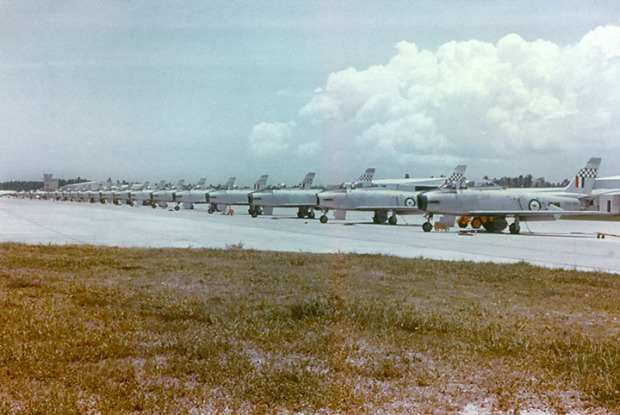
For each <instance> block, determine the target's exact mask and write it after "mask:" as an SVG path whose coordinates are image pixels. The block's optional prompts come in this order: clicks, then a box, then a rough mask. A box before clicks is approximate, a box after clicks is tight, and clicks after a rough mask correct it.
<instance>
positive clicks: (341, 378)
mask: <svg viewBox="0 0 620 415" xmlns="http://www.w3.org/2000/svg"><path fill="white" fill-rule="evenodd" d="M619 299H620V278H619V276H618V275H611V274H603V273H584V272H576V271H560V270H550V269H545V268H538V267H534V266H530V265H527V264H522V263H521V264H516V265H495V264H474V263H467V262H441V261H431V260H420V259H401V258H395V257H389V256H380V255H353V254H331V255H319V254H304V253H273V252H259V251H248V250H244V249H242V247H241V246H240V245H239V246H231V247H229V248H228V249H224V250H206V249H120V248H100V247H90V246H68V247H56V246H26V245H19V244H0V413H46V414H47V413H76V412H79V413H104V414H108V413H140V412H144V413H173V414H174V413H179V414H181V413H183V414H184V413H298V412H302V413H316V412H320V413H352V414H353V413H355V414H357V413H460V412H466V413H476V412H482V413H519V412H523V411H527V410H529V411H533V410H541V411H544V412H546V413H550V414H556V413H560V414H561V413H568V412H570V411H577V413H597V414H608V413H609V414H613V413H618V412H619V411H620V300H619Z"/></svg>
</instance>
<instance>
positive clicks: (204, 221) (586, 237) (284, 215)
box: [0, 198, 620, 273]
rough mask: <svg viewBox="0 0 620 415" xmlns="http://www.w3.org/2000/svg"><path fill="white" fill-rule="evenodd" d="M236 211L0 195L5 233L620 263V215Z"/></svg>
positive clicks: (107, 242) (598, 266) (4, 238)
mask: <svg viewBox="0 0 620 415" xmlns="http://www.w3.org/2000/svg"><path fill="white" fill-rule="evenodd" d="M236 211H237V212H238V213H237V214H235V215H233V216H227V215H222V214H219V213H215V214H213V215H210V214H208V213H207V212H206V206H203V207H198V208H197V209H195V210H183V209H182V210H180V211H172V210H169V209H161V208H158V209H152V208H150V207H130V206H114V205H109V204H108V205H101V204H88V203H76V202H59V201H50V200H22V199H8V198H0V242H22V243H27V244H45V245H47V244H91V245H104V246H122V247H177V248H203V247H207V248H226V247H227V246H231V245H236V244H239V245H242V246H243V248H244V249H259V250H272V251H293V252H295V251H297V252H318V253H326V252H356V253H373V254H384V255H395V256H399V257H423V258H430V259H442V260H456V261H460V260H466V261H489V262H499V263H513V262H518V261H525V262H528V263H531V264H535V265H542V266H546V267H552V268H564V269H578V270H597V271H604V272H611V273H620V238H615V237H607V238H605V239H598V238H597V237H596V234H597V232H605V233H610V234H616V235H620V223H619V222H597V221H573V220H560V221H556V222H531V223H522V233H521V234H520V235H510V234H508V232H507V231H505V232H504V233H501V234H487V233H485V232H483V231H482V232H477V233H467V234H466V235H461V234H459V232H458V230H457V228H453V229H452V230H451V231H450V232H435V231H432V232H430V233H425V232H423V231H422V228H421V224H422V223H423V222H424V219H423V218H422V216H406V217H402V216H399V217H398V221H399V224H398V225H396V226H390V225H373V224H372V223H371V221H370V217H371V215H372V214H371V213H368V212H349V213H348V214H347V220H346V221H337V220H334V219H332V218H330V221H329V222H328V223H327V224H321V223H319V221H318V220H316V219H315V220H308V219H297V217H296V216H295V214H296V210H294V209H276V210H275V212H274V213H275V215H274V216H260V217H258V218H252V217H251V216H249V215H248V214H247V209H246V208H244V207H239V208H238V209H236Z"/></svg>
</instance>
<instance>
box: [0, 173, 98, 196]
mask: <svg viewBox="0 0 620 415" xmlns="http://www.w3.org/2000/svg"><path fill="white" fill-rule="evenodd" d="M88 181H90V180H88V179H82V178H81V177H80V176H78V177H77V179H68V180H65V179H58V186H60V187H62V186H66V185H68V184H76V183H85V182H88ZM0 189H2V190H13V191H16V192H22V191H24V192H30V191H35V190H41V189H43V181H42V180H41V181H37V180H11V181H8V182H0Z"/></svg>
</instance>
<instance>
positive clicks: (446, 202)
mask: <svg viewBox="0 0 620 415" xmlns="http://www.w3.org/2000/svg"><path fill="white" fill-rule="evenodd" d="M600 163H601V159H600V158H598V157H593V158H591V159H590V160H588V162H587V163H586V165H585V166H584V167H583V168H582V169H581V170H579V172H578V173H577V175H576V176H575V178H574V179H573V180H572V181H571V182H570V184H569V185H568V186H567V187H566V188H564V189H557V188H556V189H529V188H528V189H500V190H496V189H493V190H484V189H468V188H467V186H466V184H463V183H459V182H456V183H455V184H454V186H448V187H445V188H443V189H439V190H434V191H428V192H424V193H422V194H419V195H418V197H417V201H418V208H420V209H422V210H424V211H425V212H426V214H427V217H428V222H426V223H424V225H423V227H422V228H423V230H424V231H425V232H430V231H431V229H432V228H433V226H432V225H431V222H430V221H431V219H432V217H433V215H435V214H440V215H447V216H450V217H452V219H451V221H452V224H454V218H455V217H456V216H459V219H458V221H457V223H458V225H459V226H460V227H461V228H465V227H466V226H467V225H468V224H470V225H471V226H472V228H474V229H477V228H479V227H480V226H482V227H484V228H485V229H486V230H487V232H501V231H502V230H504V229H505V228H506V227H507V226H508V222H507V220H506V218H508V217H513V218H514V222H513V223H512V224H510V226H509V230H510V233H512V234H517V233H519V232H520V230H521V228H520V222H521V221H544V220H555V219H556V218H557V217H559V216H561V215H565V214H576V213H577V214H579V213H583V212H582V211H584V210H586V209H587V208H588V207H589V206H590V205H591V203H592V197H591V194H592V188H593V187H594V182H595V180H596V175H597V172H598V167H599V165H600ZM442 223H444V224H445V222H444V221H442Z"/></svg>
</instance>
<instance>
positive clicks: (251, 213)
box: [250, 209, 258, 218]
mask: <svg viewBox="0 0 620 415" xmlns="http://www.w3.org/2000/svg"><path fill="white" fill-rule="evenodd" d="M250 210H251V211H250V215H252V217H253V218H256V217H258V209H250Z"/></svg>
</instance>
